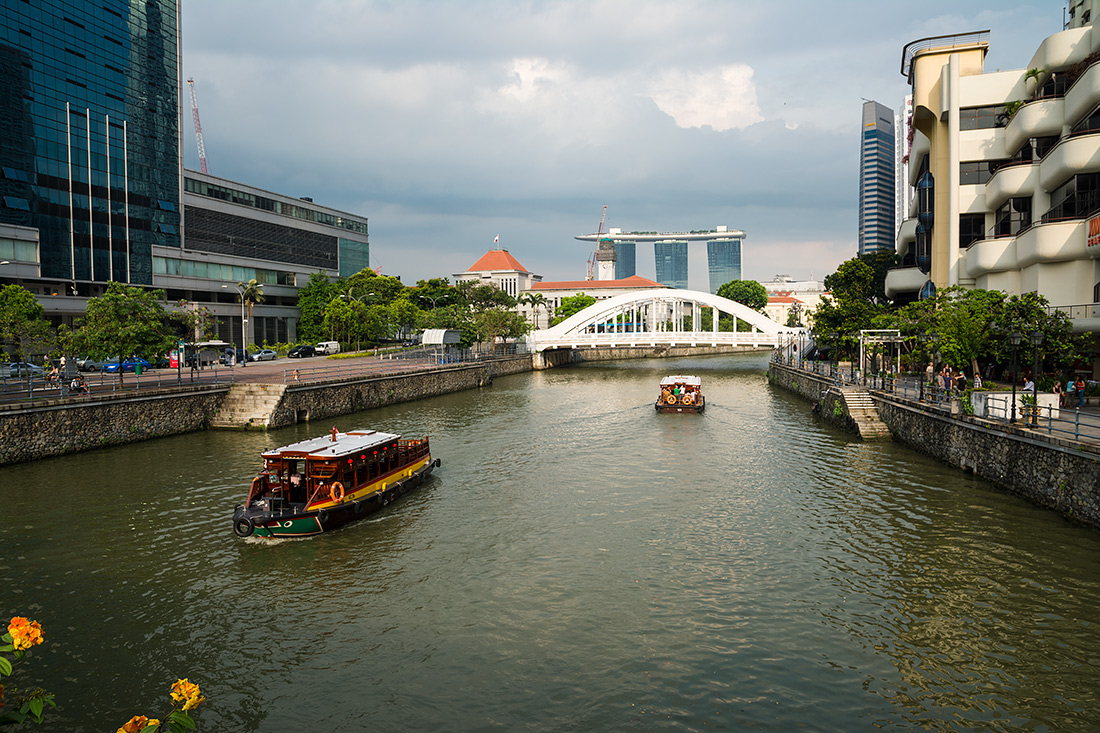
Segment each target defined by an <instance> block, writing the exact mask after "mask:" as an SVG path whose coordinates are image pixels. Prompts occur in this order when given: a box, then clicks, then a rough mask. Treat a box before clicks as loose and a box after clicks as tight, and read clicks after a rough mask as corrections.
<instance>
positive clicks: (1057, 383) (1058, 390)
mask: <svg viewBox="0 0 1100 733" xmlns="http://www.w3.org/2000/svg"><path fill="white" fill-rule="evenodd" d="M1053 392H1054V394H1055V395H1056V396H1057V397H1058V406H1059V407H1065V406H1066V399H1065V397H1066V396H1065V395H1064V394H1062V380H1061V378H1059V379H1055V380H1054V387H1053Z"/></svg>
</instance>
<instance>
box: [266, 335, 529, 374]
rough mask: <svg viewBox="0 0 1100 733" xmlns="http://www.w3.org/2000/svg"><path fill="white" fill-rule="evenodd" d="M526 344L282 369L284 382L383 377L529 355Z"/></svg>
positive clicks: (407, 353)
mask: <svg viewBox="0 0 1100 733" xmlns="http://www.w3.org/2000/svg"><path fill="white" fill-rule="evenodd" d="M527 353H528V351H527V345H526V344H523V343H518V344H499V345H498V346H497V348H494V349H486V350H484V351H481V350H477V349H459V348H447V349H432V348H429V347H424V348H419V349H408V350H403V351H399V352H394V353H391V354H383V355H381V356H379V357H378V358H377V359H371V360H369V361H356V362H351V363H345V364H341V363H340V361H341V360H339V359H336V360H327V361H326V362H325V363H324V364H319V365H315V363H314V362H306V363H303V364H302V365H301V366H295V367H293V368H288V369H283V384H300V383H303V382H325V381H330V380H340V379H355V378H361V377H381V376H386V375H389V374H404V373H408V372H421V371H432V370H438V369H445V368H447V367H450V366H454V365H456V364H478V363H485V362H487V361H492V360H494V359H504V358H508V357H512V356H517V355H523V354H527Z"/></svg>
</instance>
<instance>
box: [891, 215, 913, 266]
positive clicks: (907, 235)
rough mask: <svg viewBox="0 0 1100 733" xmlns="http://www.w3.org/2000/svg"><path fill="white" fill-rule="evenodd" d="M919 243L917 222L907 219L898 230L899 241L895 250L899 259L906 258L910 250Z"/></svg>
mask: <svg viewBox="0 0 1100 733" xmlns="http://www.w3.org/2000/svg"><path fill="white" fill-rule="evenodd" d="M916 241H917V220H916V219H906V220H905V221H903V222H902V223H901V227H899V228H898V241H897V245H896V246H895V249H896V250H897V253H898V257H904V256H905V255H906V254H908V253H909V248H910V247H912V246H913V244H914V243H916Z"/></svg>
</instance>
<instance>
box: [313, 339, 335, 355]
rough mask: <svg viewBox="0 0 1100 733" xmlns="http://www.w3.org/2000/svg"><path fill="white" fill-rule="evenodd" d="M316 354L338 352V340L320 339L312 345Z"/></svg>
mask: <svg viewBox="0 0 1100 733" xmlns="http://www.w3.org/2000/svg"><path fill="white" fill-rule="evenodd" d="M313 348H314V350H315V351H316V352H317V353H318V354H339V353H340V342H339V341H322V342H321V343H319V344H317V345H316V346H314V347H313Z"/></svg>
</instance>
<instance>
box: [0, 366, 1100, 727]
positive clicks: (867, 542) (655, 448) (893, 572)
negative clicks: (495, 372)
mask: <svg viewBox="0 0 1100 733" xmlns="http://www.w3.org/2000/svg"><path fill="white" fill-rule="evenodd" d="M763 367H764V361H763V359H756V358H750V359H731V358H712V359H698V360H683V361H677V362H668V361H652V362H650V361H639V362H627V363H623V364H615V365H595V366H584V367H581V368H572V369H563V370H551V371H548V372H541V373H538V374H530V375H517V376H514V377H508V378H501V379H498V380H496V382H495V383H494V385H493V386H492V387H490V388H486V389H482V390H477V391H471V392H466V393H460V394H453V395H446V396H443V397H440V398H436V399H431V400H424V401H421V402H416V403H409V404H406V405H397V406H394V407H390V408H385V409H380V410H374V411H371V412H366V413H361V414H358V415H350V416H346V417H342V418H337V419H336V420H333V421H328V422H326V424H324V425H322V426H318V425H312V426H306V425H301V426H295V427H293V428H289V429H286V430H280V431H276V432H273V433H270V434H263V433H225V432H216V433H215V432H211V433H200V434H194V435H187V436H179V437H176V438H168V439H163V440H159V441H155V442H150V443H145V444H139V445H135V446H129V447H124V448H112V449H108V450H103V451H98V452H95V453H87V454H81V455H77V456H68V457H63V458H58V459H54V460H50V461H43V462H40V463H35V464H28V465H22V466H12V467H7V468H3V469H0V503H2V507H3V510H2V511H3V514H4V517H5V520H7V521H5V522H3V523H0V546H3V547H4V548H5V551H4V553H2V554H0V583H2V584H3V585H2V586H0V587H3V588H4V589H5V593H4V599H5V600H4V604H3V609H2V610H3V611H5V612H8V613H11V614H14V613H17V612H18V613H30V614H31V615H34V616H35V617H36V618H38V619H39V620H40V621H42V623H43V625H44V627H45V628H46V633H47V644H46V645H44V646H43V647H42V653H41V654H38V653H36V654H35V655H34V656H33V657H32V659H33V662H32V663H31V664H27V665H24V666H23V667H22V668H21V670H26V674H27V676H28V678H27V679H25V680H21V682H23V683H25V684H39V683H40V684H43V685H44V686H46V687H47V688H49V689H51V690H52V691H53V692H55V693H57V695H58V700H59V702H60V704H61V708H62V709H61V710H59V711H58V713H57V715H56V716H54V717H53V718H51V719H52V720H53V721H54V725H55V726H56V729H59V730H60V729H64V730H101V729H102V728H103V727H104V724H105V723H104V721H107V724H114V725H116V726H117V725H120V724H121V723H122V722H124V721H125V720H127V719H128V718H129V717H130V715H132V714H134V712H136V711H139V710H140V711H145V710H151V706H155V705H156V701H158V700H164V699H165V697H166V690H167V686H168V685H169V684H170V683H171V682H172V681H174V680H175V678H176V677H177V676H188V677H190V678H192V679H197V680H200V681H201V682H202V683H203V690H204V692H205V693H206V694H207V696H208V698H209V699H208V702H207V703H205V704H204V708H205V709H204V710H202V711H201V714H200V717H201V719H202V721H203V724H204V725H206V726H207V727H208V728H210V729H224V730H264V731H282V730H295V729H308V730H336V729H361V728H366V727H371V728H375V729H382V730H405V729H410V728H411V729H425V728H441V729H448V730H456V729H457V730H470V729H476V730H481V729H486V728H501V729H512V728H518V727H522V728H525V729H533V730H561V729H619V728H628V727H629V728H642V729H657V728H674V729H687V730H697V729H740V728H755V729H769V730H780V729H781V730H787V729H789V728H792V727H803V728H810V729H844V730H851V729H869V728H872V727H876V726H877V727H885V728H933V729H959V730H964V729H974V730H977V729H988V728H991V727H993V728H1009V727H1023V728H1027V727H1031V728H1036V729H1042V728H1044V727H1046V728H1049V729H1052V730H1054V729H1058V730H1061V729H1067V730H1068V729H1084V728H1087V727H1088V725H1090V724H1091V722H1090V721H1091V719H1092V718H1095V715H1096V712H1097V709H1098V706H1097V700H1096V693H1095V690H1096V689H1097V682H1100V679H1098V677H1100V675H1098V672H1097V668H1096V665H1095V664H1094V662H1093V661H1092V660H1093V657H1094V653H1093V650H1094V649H1096V648H1097V642H1100V638H1098V632H1097V626H1096V625H1095V622H1094V618H1093V617H1094V615H1095V612H1094V611H1093V603H1092V600H1093V599H1094V598H1095V597H1096V595H1097V591H1098V590H1100V581H1098V578H1100V573H1098V572H1097V570H1098V568H1097V562H1100V561H1097V560H1096V558H1097V557H1098V553H1097V549H1098V542H1097V536H1096V534H1095V533H1094V532H1091V531H1088V530H1084V529H1081V528H1078V527H1074V526H1072V525H1069V524H1067V523H1065V522H1064V521H1063V520H1061V519H1060V518H1059V517H1057V516H1055V515H1052V514H1050V513H1048V512H1044V511H1040V510H1037V509H1034V508H1032V507H1030V506H1029V505H1027V504H1025V503H1023V502H1021V501H1018V500H1016V499H1014V498H1012V497H1009V496H1005V495H1003V494H1000V493H998V492H997V491H994V490H992V489H991V488H990V487H988V486H987V485H985V484H984V483H982V482H980V481H977V480H975V479H973V478H971V477H967V476H965V475H962V474H959V473H957V472H955V471H952V470H949V469H947V468H945V467H943V466H940V465H939V464H936V463H934V462H932V461H931V460H929V459H926V458H924V457H922V456H920V455H919V454H916V453H913V452H911V451H908V450H906V449H904V448H901V447H899V446H896V445H892V444H862V443H858V442H854V441H852V440H850V439H849V438H848V437H847V436H845V435H843V434H841V433H838V432H837V431H835V430H834V429H832V428H830V427H829V426H827V425H825V424H823V423H820V422H818V421H816V420H814V419H813V418H812V416H811V415H810V414H809V407H808V405H806V404H805V403H803V402H800V401H798V400H796V399H794V398H792V397H791V396H789V395H786V394H784V393H782V392H778V391H774V390H772V389H770V388H769V387H768V386H767V384H766V381H765V380H764V377H763ZM673 372H684V373H698V374H700V375H701V376H702V377H703V380H704V389H705V392H706V394H707V398H708V405H707V410H706V412H705V413H703V414H702V415H686V414H684V415H678V414H673V415H658V414H656V413H655V411H654V410H653V400H654V398H655V396H656V384H657V382H658V381H659V379H660V377H661V376H663V375H664V374H667V373H673ZM331 423H335V424H336V425H337V426H338V427H339V428H340V429H341V430H347V429H350V428H355V427H364V426H367V427H380V428H383V429H388V430H393V431H395V432H401V433H404V434H406V435H419V434H428V435H430V436H431V439H432V448H433V453H434V454H435V455H437V456H439V457H441V458H442V459H443V466H442V468H441V469H439V470H438V471H437V472H436V473H435V474H433V476H432V478H431V479H430V480H429V482H427V483H426V484H425V485H424V486H423V487H421V488H420V489H418V490H417V491H415V492H413V493H412V494H410V495H408V496H406V497H404V498H402V499H401V500H400V501H399V502H398V503H397V504H396V505H395V506H394V507H391V508H389V509H387V510H385V511H383V512H381V513H379V514H377V515H374V516H373V517H372V518H370V519H369V520H367V521H364V522H361V523H358V524H355V525H351V526H349V527H347V528H345V529H342V530H340V531H338V532H334V533H331V534H329V535H325V536H322V537H318V538H312V539H308V540H300V541H285V542H278V543H270V542H260V541H253V540H250V541H241V540H239V539H238V538H236V537H235V536H234V535H233V533H232V530H231V525H230V520H229V518H230V516H231V514H232V507H233V505H234V504H236V503H238V502H239V501H241V499H242V497H243V495H244V491H245V489H246V486H247V481H248V479H249V478H250V477H251V475H252V473H253V472H254V471H255V470H256V468H257V467H258V465H259V455H260V453H261V452H262V451H263V450H265V449H267V448H269V447H273V446H275V445H281V444H285V443H289V442H292V441H295V440H299V439H302V438H305V437H308V436H310V435H313V434H315V433H317V432H320V431H323V430H327V429H328V428H329V427H331ZM20 674H24V672H23V671H20ZM303 700H308V701H309V704H308V705H305V704H303ZM116 720H117V721H118V722H117V723H114V722H113V721H116Z"/></svg>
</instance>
